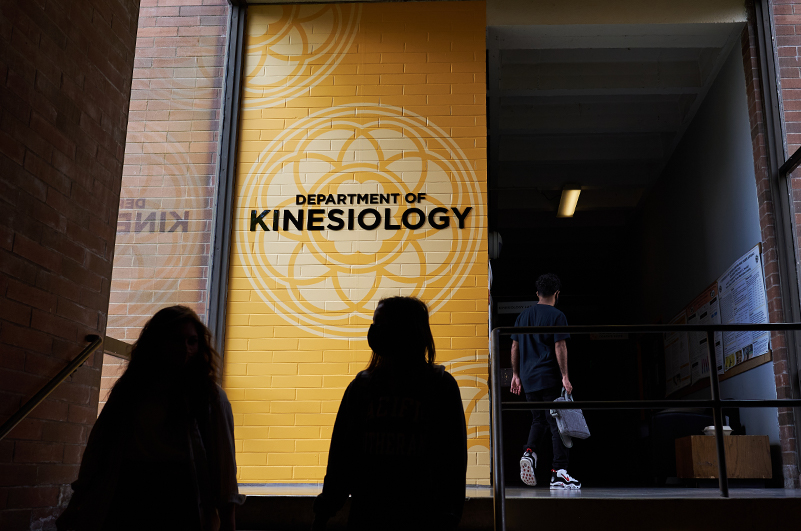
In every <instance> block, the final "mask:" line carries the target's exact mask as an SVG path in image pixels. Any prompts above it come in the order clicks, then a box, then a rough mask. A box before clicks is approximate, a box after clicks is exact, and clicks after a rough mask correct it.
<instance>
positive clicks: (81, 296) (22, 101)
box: [0, 0, 139, 531]
mask: <svg viewBox="0 0 801 531" xmlns="http://www.w3.org/2000/svg"><path fill="white" fill-rule="evenodd" d="M138 16H139V1H138V0H109V1H105V2H98V1H94V0H74V1H70V2H36V1H28V0H20V1H5V2H2V3H0V352H1V353H2V354H1V355H0V420H5V419H7V418H8V417H9V416H10V415H11V414H12V413H14V412H15V411H17V409H18V408H19V407H20V405H22V404H23V403H24V402H25V401H27V400H28V399H29V398H30V397H31V396H32V395H33V394H34V393H36V392H37V391H38V390H39V389H40V388H41V387H42V386H43V385H44V384H45V383H46V382H47V381H48V380H49V379H50V378H52V377H53V376H54V375H55V374H56V373H58V372H59V370H61V369H62V368H63V367H64V366H65V365H66V364H67V363H68V362H69V360H71V359H72V358H74V357H75V356H76V355H78V353H79V352H80V351H81V350H82V348H83V347H84V346H85V345H86V343H85V341H84V336H86V335H87V334H98V335H100V336H103V335H104V334H105V330H106V315H107V310H108V301H109V285H110V281H111V268H112V259H113V255H114V238H115V227H116V224H117V210H118V205H119V194H120V178H121V176H122V164H123V153H124V151H125V128H126V124H127V121H128V100H129V97H130V90H131V71H132V69H133V61H134V46H135V41H136V24H137V18H138ZM101 361H102V352H98V353H97V354H96V355H95V356H94V357H92V358H90V359H89V360H88V361H87V363H86V364H85V365H84V366H83V367H81V368H80V369H78V370H77V371H76V372H75V373H74V374H73V376H72V377H70V378H69V379H68V380H67V381H66V382H65V383H64V384H62V385H61V386H60V387H59V388H58V389H57V390H56V391H55V392H54V393H53V394H52V395H51V396H50V398H48V399H47V400H46V401H45V402H44V403H42V404H41V405H40V406H38V407H37V408H36V409H35V410H34V411H33V413H31V415H30V417H28V418H27V419H26V420H24V421H23V422H22V423H21V424H19V425H18V426H17V427H16V428H15V429H14V430H13V431H12V432H11V433H10V434H9V435H8V436H7V437H6V438H5V439H3V440H2V441H0V529H3V530H4V531H5V530H9V531H10V530H15V529H19V530H27V529H35V530H38V529H43V528H44V529H51V528H53V522H54V518H55V516H56V515H57V514H58V513H59V511H60V506H61V505H62V504H63V503H64V502H65V501H66V499H67V495H68V494H69V492H70V490H69V486H68V484H69V483H70V482H72V481H74V480H75V478H76V477H77V472H78V464H79V463H80V460H81V456H82V453H83V449H84V446H85V444H86V440H87V437H88V435H89V430H90V429H91V427H92V425H93V424H94V421H95V418H96V415H97V398H98V388H99V384H100V364H101Z"/></svg>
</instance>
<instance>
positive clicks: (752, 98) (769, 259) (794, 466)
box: [742, 2, 801, 488]
mask: <svg viewBox="0 0 801 531" xmlns="http://www.w3.org/2000/svg"><path fill="white" fill-rule="evenodd" d="M799 4H801V2H799ZM799 7H801V5H800V6H799ZM778 18H780V17H777V21H778ZM798 18H799V23H801V16H799V17H798ZM754 24H755V15H754V10H753V6H751V7H750V9H749V20H748V25H747V27H746V29H745V30H744V31H743V35H742V45H743V50H742V51H743V67H744V70H745V83H746V90H747V97H748V112H749V117H750V122H751V140H752V143H753V146H754V170H755V173H756V180H757V182H756V185H757V199H758V201H759V221H760V225H761V228H762V246H763V247H762V252H763V266H764V269H765V288H766V290H767V296H768V311H769V313H770V321H771V322H773V323H783V322H784V320H785V319H784V309H783V306H782V298H781V288H780V283H779V280H780V279H779V264H778V254H777V242H776V231H775V216H774V215H773V212H774V205H773V198H772V196H771V192H770V174H769V171H768V158H767V152H766V151H765V150H766V142H765V134H766V132H765V123H764V117H763V114H762V105H763V103H762V95H761V94H762V93H761V90H762V87H760V82H759V59H758V57H759V55H758V52H757V49H756V44H755V43H756V41H757V35H756V28H755V25H754ZM799 29H800V30H801V27H800V28H799ZM781 39H782V38H781V37H779V40H778V41H777V42H778V44H779V45H780V46H782V42H783V43H784V44H783V45H784V46H786V45H787V44H788V43H789V42H790V41H787V40H784V41H782V40H781ZM798 39H801V35H799V37H798ZM792 42H795V41H794V40H793V41H792ZM798 46H801V40H799V41H798ZM794 49H795V48H794ZM780 50H781V48H780ZM779 55H781V51H780V52H779ZM796 70H798V69H797V68H796ZM798 88H799V89H801V84H799V85H798ZM794 92H801V91H794ZM785 95H786V94H785V93H783V96H785ZM799 102H801V97H799ZM788 103H792V102H791V101H785V110H786V109H787V107H786V106H787V104H788ZM799 122H801V119H799ZM799 125H801V124H799ZM789 132H790V129H788V138H787V141H788V142H790V133H789ZM799 133H801V129H799ZM794 138H795V137H794ZM796 140H797V141H801V136H799V137H798V138H797V139H796ZM787 281H790V282H795V281H796V279H787ZM772 348H773V372H774V376H775V379H776V394H777V396H778V397H779V398H790V397H791V396H792V395H791V391H790V375H789V368H788V355H789V352H788V349H787V346H786V341H785V337H784V334H783V333H774V334H773V337H772ZM779 439H780V444H781V452H782V467H783V473H784V484H785V487H788V488H798V487H799V476H798V454H797V453H796V436H795V427H794V423H793V419H792V414H791V413H790V412H789V411H787V410H780V411H779Z"/></svg>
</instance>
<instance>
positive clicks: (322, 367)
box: [298, 363, 348, 375]
mask: <svg viewBox="0 0 801 531" xmlns="http://www.w3.org/2000/svg"><path fill="white" fill-rule="evenodd" d="M347 373H348V364H347V363H301V364H299V365H298V374H322V375H327V374H328V375H330V374H347Z"/></svg>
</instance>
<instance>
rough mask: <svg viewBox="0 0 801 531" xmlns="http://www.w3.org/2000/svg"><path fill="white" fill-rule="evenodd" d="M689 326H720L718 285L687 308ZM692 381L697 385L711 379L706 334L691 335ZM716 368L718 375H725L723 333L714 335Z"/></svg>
mask: <svg viewBox="0 0 801 531" xmlns="http://www.w3.org/2000/svg"><path fill="white" fill-rule="evenodd" d="M687 324H691V325H712V324H720V301H719V300H718V283H717V282H715V283H714V284H712V285H711V286H709V287H707V288H706V289H705V290H704V291H703V293H701V294H700V295H699V296H698V297H696V298H695V299H694V300H693V301H692V302H691V303H690V304H689V306H687ZM689 336H690V337H689V341H690V344H689V349H690V380H691V383H695V382H697V381H699V380H703V379H705V378H709V345H708V337H707V334H706V333H705V332H694V333H691V334H689ZM713 337H714V341H715V367H716V369H717V371H718V374H723V333H722V332H715V333H714V336H713Z"/></svg>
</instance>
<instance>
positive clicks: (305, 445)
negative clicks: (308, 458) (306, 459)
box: [295, 439, 331, 463]
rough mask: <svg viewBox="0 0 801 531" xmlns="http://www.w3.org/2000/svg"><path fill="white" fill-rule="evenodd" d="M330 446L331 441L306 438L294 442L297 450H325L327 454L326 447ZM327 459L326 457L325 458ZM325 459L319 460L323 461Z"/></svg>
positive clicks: (319, 451)
mask: <svg viewBox="0 0 801 531" xmlns="http://www.w3.org/2000/svg"><path fill="white" fill-rule="evenodd" d="M329 446H331V441H323V440H314V439H306V440H301V441H297V442H296V443H295V451H297V452H318V453H321V452H325V453H326V454H328V447H329ZM326 461H327V459H326ZM326 461H322V460H321V461H320V462H321V463H324V462H326Z"/></svg>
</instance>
